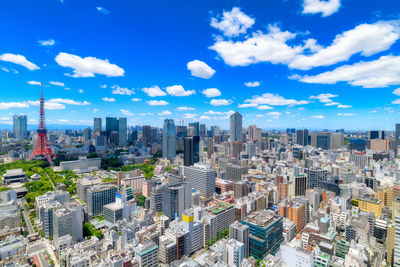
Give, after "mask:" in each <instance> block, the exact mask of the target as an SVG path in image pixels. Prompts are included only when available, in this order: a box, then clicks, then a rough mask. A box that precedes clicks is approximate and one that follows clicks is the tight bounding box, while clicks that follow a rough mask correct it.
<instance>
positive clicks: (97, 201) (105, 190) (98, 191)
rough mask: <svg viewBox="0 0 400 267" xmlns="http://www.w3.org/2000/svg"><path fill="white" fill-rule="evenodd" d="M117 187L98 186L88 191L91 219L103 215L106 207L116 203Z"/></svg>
mask: <svg viewBox="0 0 400 267" xmlns="http://www.w3.org/2000/svg"><path fill="white" fill-rule="evenodd" d="M115 193H117V187H116V186H115V185H96V186H93V187H91V188H89V189H88V190H87V203H88V216H89V218H93V217H96V216H98V215H101V214H103V207H104V205H107V204H110V203H112V202H115Z"/></svg>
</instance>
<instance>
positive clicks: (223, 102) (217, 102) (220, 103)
mask: <svg viewBox="0 0 400 267" xmlns="http://www.w3.org/2000/svg"><path fill="white" fill-rule="evenodd" d="M232 102H233V101H232V100H230V99H212V100H211V101H210V104H211V105H213V106H228V105H230V104H232Z"/></svg>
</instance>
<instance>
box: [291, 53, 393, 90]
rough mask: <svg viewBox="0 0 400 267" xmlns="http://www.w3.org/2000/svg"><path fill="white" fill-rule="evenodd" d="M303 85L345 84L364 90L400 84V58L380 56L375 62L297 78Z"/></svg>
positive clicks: (356, 64) (361, 63)
mask: <svg viewBox="0 0 400 267" xmlns="http://www.w3.org/2000/svg"><path fill="white" fill-rule="evenodd" d="M298 79H299V81H301V82H305V83H319V84H335V83H337V82H347V83H348V84H350V85H355V86H362V87H364V88H378V87H387V86H390V85H398V84H400V56H391V55H390V56H381V57H380V58H379V59H377V60H373V61H369V62H363V61H361V62H359V63H355V64H353V65H344V66H341V67H338V68H336V69H334V70H332V71H327V72H323V73H320V74H318V75H315V76H307V75H305V76H303V77H299V78H298Z"/></svg>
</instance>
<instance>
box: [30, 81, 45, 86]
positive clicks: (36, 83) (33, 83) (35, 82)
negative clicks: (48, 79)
mask: <svg viewBox="0 0 400 267" xmlns="http://www.w3.org/2000/svg"><path fill="white" fill-rule="evenodd" d="M27 83H28V84H30V85H42V83H41V82H38V81H27Z"/></svg>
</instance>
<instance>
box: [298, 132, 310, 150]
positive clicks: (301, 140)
mask: <svg viewBox="0 0 400 267" xmlns="http://www.w3.org/2000/svg"><path fill="white" fill-rule="evenodd" d="M296 144H298V145H301V146H307V145H308V130H307V129H304V130H297V131H296Z"/></svg>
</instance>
